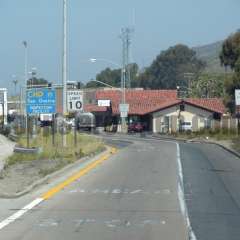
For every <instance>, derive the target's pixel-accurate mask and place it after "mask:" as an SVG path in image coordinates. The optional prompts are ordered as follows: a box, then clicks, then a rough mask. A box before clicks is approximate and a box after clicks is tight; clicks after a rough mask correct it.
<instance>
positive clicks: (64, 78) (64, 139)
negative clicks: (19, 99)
mask: <svg viewBox="0 0 240 240" xmlns="http://www.w3.org/2000/svg"><path fill="white" fill-rule="evenodd" d="M62 57H63V59H62V89H63V91H62V110H63V111H62V112H63V117H64V116H65V115H66V114H67V0H63V56H62ZM62 127H63V129H62V144H63V147H66V146H67V137H66V134H65V125H64V121H63V126H62Z"/></svg>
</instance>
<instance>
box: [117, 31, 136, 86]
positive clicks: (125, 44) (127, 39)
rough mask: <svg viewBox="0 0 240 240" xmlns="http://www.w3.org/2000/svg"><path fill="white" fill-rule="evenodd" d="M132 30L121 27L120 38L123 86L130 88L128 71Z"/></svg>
mask: <svg viewBox="0 0 240 240" xmlns="http://www.w3.org/2000/svg"><path fill="white" fill-rule="evenodd" d="M133 32H134V29H132V28H123V29H122V31H121V35H120V38H121V39H122V65H123V69H125V72H124V75H125V77H124V78H125V86H126V87H127V88H131V73H130V70H131V69H130V68H131V66H130V48H131V43H132V41H131V35H132V33H133Z"/></svg>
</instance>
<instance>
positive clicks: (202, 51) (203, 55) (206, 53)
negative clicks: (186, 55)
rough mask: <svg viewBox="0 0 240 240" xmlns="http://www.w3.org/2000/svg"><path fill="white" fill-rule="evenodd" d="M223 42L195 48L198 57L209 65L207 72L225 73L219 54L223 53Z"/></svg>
mask: <svg viewBox="0 0 240 240" xmlns="http://www.w3.org/2000/svg"><path fill="white" fill-rule="evenodd" d="M222 44H223V41H218V42H215V43H212V44H207V45H203V46H198V47H194V48H193V50H194V51H196V53H197V57H198V58H199V59H201V60H203V61H205V62H206V63H207V68H206V71H207V72H214V73H216V72H224V68H223V67H221V64H220V60H219V54H220V52H221V48H222Z"/></svg>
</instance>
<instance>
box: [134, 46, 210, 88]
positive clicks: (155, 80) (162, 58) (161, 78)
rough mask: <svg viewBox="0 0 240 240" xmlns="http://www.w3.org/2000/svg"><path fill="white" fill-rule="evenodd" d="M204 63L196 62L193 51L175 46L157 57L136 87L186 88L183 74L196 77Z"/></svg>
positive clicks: (185, 47) (141, 76) (140, 77)
mask: <svg viewBox="0 0 240 240" xmlns="http://www.w3.org/2000/svg"><path fill="white" fill-rule="evenodd" d="M204 67H205V63H204V62H202V61H201V60H198V59H197V57H196V53H195V51H193V50H192V49H190V48H188V47H187V46H185V45H181V44H179V45H176V46H174V47H170V48H169V49H168V50H166V51H163V52H162V53H161V54H159V55H158V56H157V58H156V59H155V60H154V61H153V63H152V64H151V65H150V67H148V68H147V69H146V70H145V71H144V72H143V73H142V74H141V75H140V76H139V79H138V85H139V86H140V87H144V88H150V89H173V88H176V87H177V86H184V87H187V85H188V84H187V80H186V78H184V73H193V74H194V75H198V74H199V73H200V71H201V70H203V68H204Z"/></svg>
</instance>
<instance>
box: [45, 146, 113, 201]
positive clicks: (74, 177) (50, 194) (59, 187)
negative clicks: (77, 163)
mask: <svg viewBox="0 0 240 240" xmlns="http://www.w3.org/2000/svg"><path fill="white" fill-rule="evenodd" d="M116 152H117V149H116V148H111V150H110V153H108V154H106V155H104V156H102V157H100V158H99V159H98V160H96V161H94V162H92V163H89V164H88V165H87V166H86V167H85V168H83V169H81V170H80V171H79V172H78V173H76V174H74V175H72V176H71V177H69V178H68V179H66V180H65V181H64V182H62V183H60V184H58V185H57V186H55V187H53V188H52V189H50V190H49V191H48V192H46V193H44V194H43V195H42V198H43V199H44V200H47V199H49V198H51V197H53V196H54V195H55V194H57V193H58V192H60V191H61V190H62V189H64V188H65V187H67V186H68V185H70V184H71V183H72V182H75V181H76V180H78V179H79V178H80V177H82V176H83V175H85V174H87V173H88V172H90V171H91V170H92V169H94V168H96V167H97V166H98V165H100V164H101V163H103V162H104V161H106V160H107V159H108V158H109V157H110V156H111V154H115V153H116Z"/></svg>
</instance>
